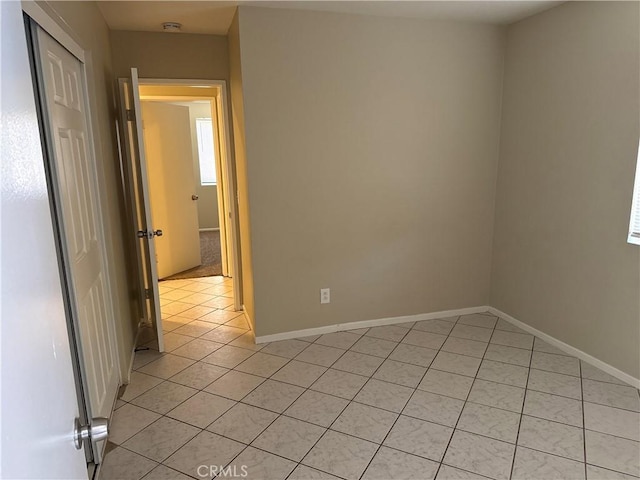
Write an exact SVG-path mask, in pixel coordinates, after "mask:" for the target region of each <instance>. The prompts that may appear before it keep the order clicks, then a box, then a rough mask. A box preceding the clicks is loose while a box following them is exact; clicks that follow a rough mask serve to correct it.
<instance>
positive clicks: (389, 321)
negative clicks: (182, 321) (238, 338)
mask: <svg viewBox="0 0 640 480" xmlns="http://www.w3.org/2000/svg"><path fill="white" fill-rule="evenodd" d="M488 310H489V307H470V308H461V309H458V310H445V311H442V312H433V313H419V314H417V315H407V316H404V317H390V318H378V319H375V320H362V321H359V322H349V323H336V324H334V325H326V326H323V327H315V328H305V329H304V330H293V331H290V332H282V333H274V334H272V335H261V336H259V337H256V343H267V342H277V341H279V340H290V339H292V338H302V337H310V336H311V335H324V334H325V333H333V332H343V331H345V330H355V329H358V328H369V327H379V326H383V325H396V324H398V323H407V322H419V321H421V320H433V319H436V318H444V317H456V316H459V315H469V314H471V313H482V312H487V311H488Z"/></svg>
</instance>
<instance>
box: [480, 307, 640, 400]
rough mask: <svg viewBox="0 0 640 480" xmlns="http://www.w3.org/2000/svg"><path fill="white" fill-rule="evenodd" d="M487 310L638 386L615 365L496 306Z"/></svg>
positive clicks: (636, 381)
mask: <svg viewBox="0 0 640 480" xmlns="http://www.w3.org/2000/svg"><path fill="white" fill-rule="evenodd" d="M489 311H490V312H491V313H493V314H494V315H496V316H498V317H500V318H502V319H504V320H506V321H507V322H509V323H510V324H512V325H515V326H516V327H518V328H521V329H522V330H524V331H525V332H528V333H530V334H532V335H535V336H536V337H539V338H540V339H541V340H544V341H545V342H547V343H548V344H549V345H553V346H554V347H556V348H557V349H559V350H562V351H563V352H565V353H568V354H569V355H572V356H574V357H577V358H579V359H580V360H582V361H584V362H586V363H588V364H590V365H592V366H594V367H596V368H599V369H600V370H602V371H603V372H605V373H608V374H609V375H611V376H613V377H616V378H617V379H619V380H622V381H623V382H625V383H627V384H629V385H632V386H634V387H635V388H640V379H637V378H634V377H632V376H631V375H629V374H628V373H624V372H623V371H622V370H618V369H617V368H616V367H613V366H611V365H609V364H608V363H605V362H603V361H602V360H598V359H597V358H595V357H593V356H591V355H589V354H588V353H585V352H583V351H582V350H580V349H578V348H575V347H572V346H571V345H568V344H566V343H564V342H563V341H561V340H558V339H557V338H555V337H552V336H551V335H548V334H546V333H544V332H541V331H540V330H538V329H537V328H534V327H532V326H530V325H527V324H526V323H524V322H521V321H520V320H516V319H515V318H514V317H512V316H511V315H509V314H507V313H504V312H503V311H501V310H498V309H497V308H494V307H489Z"/></svg>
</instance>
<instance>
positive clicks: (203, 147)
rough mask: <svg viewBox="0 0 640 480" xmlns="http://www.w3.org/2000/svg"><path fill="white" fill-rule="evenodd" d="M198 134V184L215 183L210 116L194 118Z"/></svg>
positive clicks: (214, 160)
mask: <svg viewBox="0 0 640 480" xmlns="http://www.w3.org/2000/svg"><path fill="white" fill-rule="evenodd" d="M196 133H197V136H198V161H199V163H200V184H201V185H215V184H216V154H215V145H214V143H213V122H212V121H211V119H210V118H196Z"/></svg>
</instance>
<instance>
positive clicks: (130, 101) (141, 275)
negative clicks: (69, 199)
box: [118, 68, 164, 352]
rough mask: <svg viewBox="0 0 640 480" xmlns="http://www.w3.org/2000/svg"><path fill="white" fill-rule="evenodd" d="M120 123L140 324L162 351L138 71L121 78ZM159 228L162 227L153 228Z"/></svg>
mask: <svg viewBox="0 0 640 480" xmlns="http://www.w3.org/2000/svg"><path fill="white" fill-rule="evenodd" d="M118 83H119V85H120V122H121V130H122V145H121V147H124V148H122V150H123V152H122V153H123V158H122V160H121V161H122V163H123V165H122V171H123V174H124V176H125V183H126V184H127V188H128V193H129V198H128V204H129V205H128V207H129V213H130V215H131V223H132V228H131V235H132V236H133V238H134V239H135V244H136V254H137V260H138V282H139V292H140V305H141V307H142V308H141V317H142V318H141V320H142V321H143V322H146V323H150V324H151V325H152V326H153V327H154V330H155V334H156V339H157V341H158V350H159V351H160V352H163V351H164V338H163V334H162V320H161V312H160V295H159V292H158V271H157V265H156V262H155V258H156V247H155V238H156V237H155V236H154V234H153V232H154V225H153V220H152V214H151V204H150V201H149V181H148V178H147V164H146V152H145V149H144V141H143V130H142V122H141V121H138V119H142V113H141V107H140V94H139V90H138V70H137V69H135V68H132V69H131V77H130V78H120V79H119V80H118ZM156 228H161V227H156Z"/></svg>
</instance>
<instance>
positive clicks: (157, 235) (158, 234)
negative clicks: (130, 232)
mask: <svg viewBox="0 0 640 480" xmlns="http://www.w3.org/2000/svg"><path fill="white" fill-rule="evenodd" d="M153 234H154V235H155V236H156V237H161V236H162V230H156V231H155V232H153Z"/></svg>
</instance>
